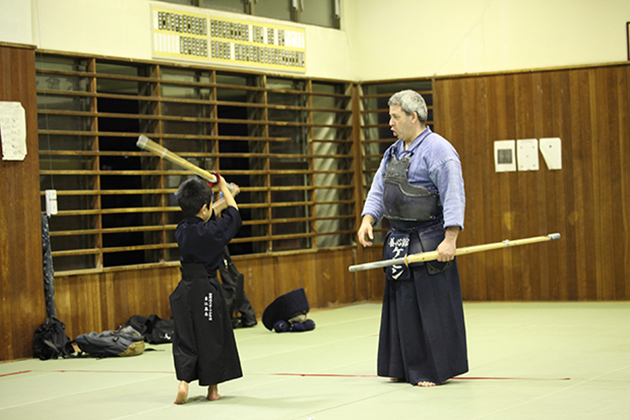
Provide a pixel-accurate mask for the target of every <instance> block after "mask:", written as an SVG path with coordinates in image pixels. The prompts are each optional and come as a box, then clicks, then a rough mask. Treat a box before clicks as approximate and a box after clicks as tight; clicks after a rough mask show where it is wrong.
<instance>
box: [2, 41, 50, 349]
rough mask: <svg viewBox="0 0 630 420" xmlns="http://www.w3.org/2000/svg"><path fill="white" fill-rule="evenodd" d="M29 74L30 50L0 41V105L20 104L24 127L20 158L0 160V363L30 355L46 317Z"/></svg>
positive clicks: (32, 53) (31, 75)
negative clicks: (25, 143) (34, 337)
mask: <svg viewBox="0 0 630 420" xmlns="http://www.w3.org/2000/svg"><path fill="white" fill-rule="evenodd" d="M34 74H35V51H34V49H33V48H32V47H28V46H18V45H11V44H1V43H0V101H16V102H21V104H22V106H23V107H24V109H25V110H26V124H27V128H26V132H27V145H26V148H27V155H26V158H25V159H24V160H23V161H4V160H1V159H0V197H2V205H0V302H1V303H0V308H1V309H0V317H2V322H1V323H0V340H1V341H2V345H0V360H6V359H18V358H24V357H31V356H32V347H31V346H32V338H33V333H34V332H35V329H36V328H37V326H38V325H39V324H41V323H42V322H44V320H45V318H46V307H45V304H44V281H43V267H42V228H41V226H42V223H41V215H40V207H41V204H40V198H39V155H38V153H37V150H38V141H37V106H36V100H37V99H36V96H35V78H34Z"/></svg>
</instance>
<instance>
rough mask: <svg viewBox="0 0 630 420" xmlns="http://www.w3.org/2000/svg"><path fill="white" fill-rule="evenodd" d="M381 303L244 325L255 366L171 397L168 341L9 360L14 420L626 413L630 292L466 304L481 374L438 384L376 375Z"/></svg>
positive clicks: (246, 361) (472, 353)
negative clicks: (135, 351)
mask: <svg viewBox="0 0 630 420" xmlns="http://www.w3.org/2000/svg"><path fill="white" fill-rule="evenodd" d="M380 308H381V305H380V304H375V303H365V304H356V305H353V306H347V307H343V308H336V309H328V310H317V311H315V310H314V311H311V313H310V317H311V319H313V320H314V321H315V323H316V328H315V330H313V331H310V332H302V333H282V334H277V333H274V332H270V331H268V330H266V329H265V327H264V326H263V325H262V324H261V323H259V324H258V325H257V326H255V327H253V328H249V329H238V330H236V331H235V334H236V339H237V342H238V348H239V353H240V356H241V362H242V366H243V372H244V377H243V378H240V379H237V380H234V381H229V382H226V383H223V384H221V385H219V393H220V394H221V395H222V397H221V399H220V400H218V401H214V402H210V401H208V400H206V399H205V395H206V388H201V387H199V386H197V385H196V383H193V384H192V385H191V387H190V393H189V400H188V403H187V404H185V405H175V404H173V399H174V398H175V394H176V391H177V380H176V379H175V374H174V370H173V360H172V354H171V346H170V345H169V344H162V345H155V346H147V349H151V350H149V351H145V352H144V354H142V355H139V356H133V357H126V358H108V359H91V358H80V359H66V360H62V359H58V360H48V361H40V360H36V359H29V360H21V361H14V362H7V363H1V364H0V418H1V419H3V420H9V419H20V420H23V419H35V418H45V419H68V418H82V419H90V420H100V419H138V418H147V419H152V420H159V419H168V420H173V419H191V418H212V419H213V420H219V419H230V420H234V419H239V420H256V419H261V420H263V419H264V420H266V419H270V420H285V419H286V420H291V419H296V420H310V419H317V420H330V419H396V418H401V419H403V418H404V419H424V418H427V419H429V418H444V419H458V420H464V419H493V420H498V419H502V420H504V419H533V418H536V419H628V418H630V404H629V403H628V396H629V395H630V322H629V321H630V302H620V303H466V304H465V305H464V310H465V315H466V328H467V335H468V357H469V363H470V372H468V373H467V374H465V375H462V376H461V377H458V378H455V379H452V380H450V381H448V382H447V383H446V384H444V385H440V386H437V387H433V388H419V387H414V386H411V385H409V384H402V383H390V382H389V380H387V379H386V378H379V377H376V376H375V373H376V350H377V343H378V330H379V322H380Z"/></svg>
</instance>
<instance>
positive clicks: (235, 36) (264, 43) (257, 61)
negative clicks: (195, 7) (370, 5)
mask: <svg viewBox="0 0 630 420" xmlns="http://www.w3.org/2000/svg"><path fill="white" fill-rule="evenodd" d="M151 19H152V41H153V51H152V56H153V57H154V58H162V59H174V60H185V61H192V62H198V63H209V64H212V63H215V64H221V65H226V66H235V67H250V68H252V67H253V68H259V69H269V70H285V71H291V72H300V73H305V72H306V31H305V30H304V29H303V28H298V27H294V26H289V25H276V24H270V23H267V22H257V21H255V20H247V19H233V18H227V17H223V16H218V15H211V14H209V13H205V12H193V11H189V10H183V9H173V8H165V7H159V6H155V5H152V6H151Z"/></svg>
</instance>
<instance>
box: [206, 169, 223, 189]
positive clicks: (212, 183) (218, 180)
mask: <svg viewBox="0 0 630 420" xmlns="http://www.w3.org/2000/svg"><path fill="white" fill-rule="evenodd" d="M211 174H212V175H214V176H215V177H216V178H217V180H216V181H215V182H210V181H208V185H210V186H211V187H212V188H214V187H216V186H217V185H219V182H221V175H219V173H218V172H211Z"/></svg>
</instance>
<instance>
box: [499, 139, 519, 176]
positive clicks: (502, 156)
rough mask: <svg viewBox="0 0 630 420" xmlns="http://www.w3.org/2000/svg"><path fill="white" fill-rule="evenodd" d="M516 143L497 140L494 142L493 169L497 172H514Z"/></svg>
mask: <svg viewBox="0 0 630 420" xmlns="http://www.w3.org/2000/svg"><path fill="white" fill-rule="evenodd" d="M515 145H516V142H515V141H514V140H497V141H495V142H494V167H495V170H496V171H497V172H514V171H516V155H515V154H514V148H515Z"/></svg>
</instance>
